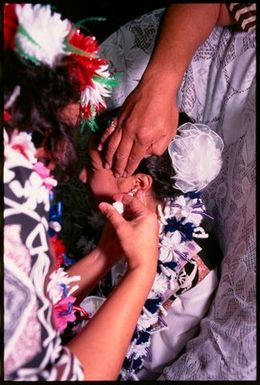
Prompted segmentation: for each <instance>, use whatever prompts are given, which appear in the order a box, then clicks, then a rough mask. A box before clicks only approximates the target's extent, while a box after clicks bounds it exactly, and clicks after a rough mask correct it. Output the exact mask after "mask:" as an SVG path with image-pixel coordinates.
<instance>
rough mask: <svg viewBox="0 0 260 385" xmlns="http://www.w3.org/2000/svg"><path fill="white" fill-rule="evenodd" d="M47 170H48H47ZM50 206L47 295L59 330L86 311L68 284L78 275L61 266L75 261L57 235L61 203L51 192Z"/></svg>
mask: <svg viewBox="0 0 260 385" xmlns="http://www.w3.org/2000/svg"><path fill="white" fill-rule="evenodd" d="M48 171H49V170H48ZM50 198H51V202H52V205H51V208H50V211H49V231H48V234H49V237H50V238H49V239H50V243H51V249H52V251H53V254H54V260H55V265H54V271H53V272H52V274H51V275H50V281H49V284H48V287H47V291H48V293H49V297H50V299H51V301H52V303H53V305H54V323H55V326H56V328H57V330H59V331H61V332H62V331H63V330H65V329H66V327H67V325H68V322H74V321H76V319H77V318H80V319H81V320H83V319H88V318H89V315H88V313H87V312H86V311H85V310H84V309H83V308H81V307H80V306H76V305H74V302H75V301H76V298H75V297H74V296H72V295H71V294H72V293H73V292H74V291H76V290H77V289H78V287H79V286H78V285H76V286H72V287H71V288H70V289H69V287H70V285H71V283H72V282H75V281H79V280H80V279H81V278H80V276H72V277H69V276H68V275H67V273H66V271H65V270H64V269H63V267H68V266H71V265H72V264H74V263H75V262H76V261H75V259H73V258H70V257H68V256H67V255H66V252H65V245H64V243H63V240H62V239H60V237H59V232H60V231H61V222H62V203H61V201H58V202H55V199H54V196H53V193H52V192H51V194H50ZM76 312H79V313H80V314H82V315H81V316H80V317H78V316H76V314H75V313H76Z"/></svg>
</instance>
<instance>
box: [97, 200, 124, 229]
mask: <svg viewBox="0 0 260 385" xmlns="http://www.w3.org/2000/svg"><path fill="white" fill-rule="evenodd" d="M98 207H99V209H100V211H101V212H102V214H104V215H105V216H106V217H107V219H108V220H109V222H110V223H111V225H112V226H113V227H114V229H115V230H117V229H118V228H119V227H120V226H121V225H122V224H123V223H124V222H125V220H124V218H123V217H122V216H121V215H120V214H119V213H118V211H117V210H116V209H115V208H114V207H113V206H112V205H110V204H109V203H106V202H101V203H100V204H99V205H98Z"/></svg>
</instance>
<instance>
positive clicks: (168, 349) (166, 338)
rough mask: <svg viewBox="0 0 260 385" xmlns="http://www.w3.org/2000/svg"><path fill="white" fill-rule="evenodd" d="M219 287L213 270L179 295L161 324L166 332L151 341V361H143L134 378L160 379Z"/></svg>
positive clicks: (157, 334) (155, 335)
mask: <svg viewBox="0 0 260 385" xmlns="http://www.w3.org/2000/svg"><path fill="white" fill-rule="evenodd" d="M217 285H218V278H217V273H216V269H215V270H212V271H210V272H209V273H208V275H207V276H206V277H205V278H204V279H203V280H202V281H201V282H199V283H198V284H197V285H196V286H194V287H193V288H192V289H190V290H188V291H186V292H184V293H183V294H180V295H179V296H178V297H177V298H176V299H175V300H174V302H173V304H172V306H171V308H170V309H169V310H168V314H167V316H166V317H164V320H165V321H166V322H167V324H168V328H167V329H164V330H162V331H161V332H159V333H155V334H153V336H152V338H151V353H152V361H150V362H149V361H148V360H145V363H144V368H143V369H141V370H140V372H139V373H138V374H137V377H138V378H139V379H140V380H150V379H154V378H156V377H158V376H159V374H160V373H161V372H162V371H163V368H164V366H165V365H166V364H169V363H170V362H172V361H173V360H174V359H176V357H177V356H178V355H179V353H180V352H181V350H182V349H183V348H184V346H185V344H186V343H187V341H189V340H190V339H191V338H192V337H193V336H194V335H195V334H196V332H197V331H198V328H199V324H200V321H201V319H202V318H203V317H204V315H205V314H206V312H207V310H208V308H209V305H210V303H211V299H212V294H213V293H214V291H215V289H216V287H217Z"/></svg>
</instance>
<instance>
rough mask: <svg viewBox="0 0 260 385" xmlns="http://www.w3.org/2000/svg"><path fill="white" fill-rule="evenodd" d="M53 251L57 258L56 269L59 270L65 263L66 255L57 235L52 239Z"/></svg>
mask: <svg viewBox="0 0 260 385" xmlns="http://www.w3.org/2000/svg"><path fill="white" fill-rule="evenodd" d="M50 241H51V245H52V250H53V253H54V258H55V266H54V269H55V270H56V269H58V268H59V267H60V266H61V265H62V263H63V257H64V253H65V246H64V243H63V241H62V240H60V239H58V236H57V234H56V235H54V237H51V238H50Z"/></svg>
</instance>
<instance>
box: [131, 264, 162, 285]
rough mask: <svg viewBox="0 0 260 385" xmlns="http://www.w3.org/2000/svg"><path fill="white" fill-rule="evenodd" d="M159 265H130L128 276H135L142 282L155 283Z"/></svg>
mask: <svg viewBox="0 0 260 385" xmlns="http://www.w3.org/2000/svg"><path fill="white" fill-rule="evenodd" d="M156 269H157V263H156V264H152V263H150V264H142V265H138V266H131V265H128V270H127V274H133V275H135V276H136V277H137V278H139V279H140V281H141V282H143V283H145V282H147V283H150V282H151V281H152V282H153V280H154V278H155V275H156Z"/></svg>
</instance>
